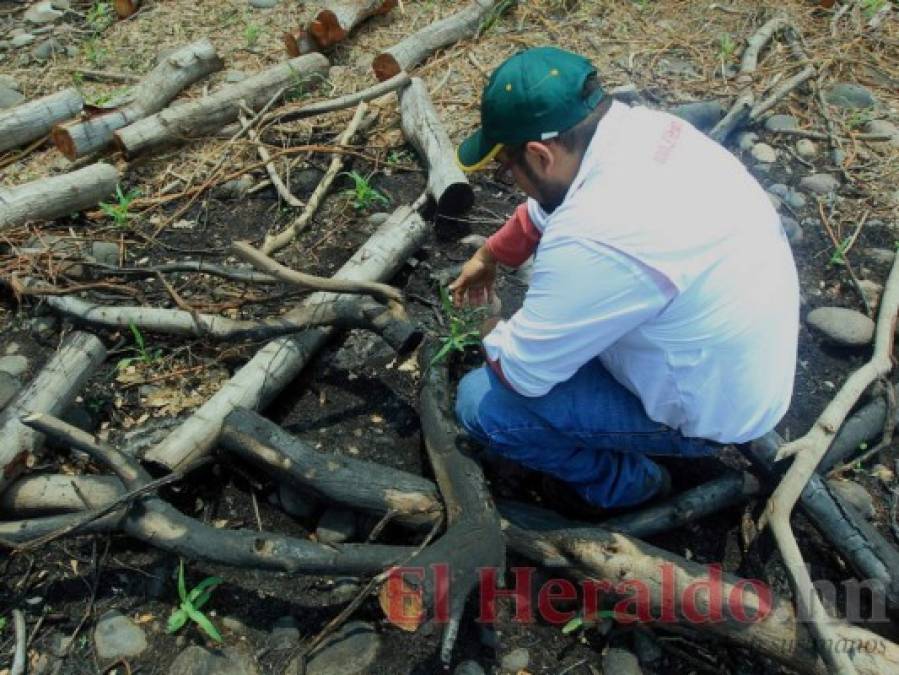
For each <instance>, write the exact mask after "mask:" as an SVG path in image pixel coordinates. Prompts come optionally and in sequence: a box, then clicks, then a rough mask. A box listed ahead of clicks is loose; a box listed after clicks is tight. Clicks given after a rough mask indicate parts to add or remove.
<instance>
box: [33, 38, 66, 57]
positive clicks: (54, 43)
mask: <svg viewBox="0 0 899 675" xmlns="http://www.w3.org/2000/svg"><path fill="white" fill-rule="evenodd" d="M65 52H66V48H65V47H63V45H62V43H61V42H60V41H59V40H57V39H56V38H50V39H49V40H44V41H43V42H41V43H40V44H39V45H37V46H36V47H35V48H34V49H32V50H31V55H32V56H33V57H34V58H36V59H37V60H38V61H46V60H47V59H49V58H50V57H51V56H55V55H57V54H65Z"/></svg>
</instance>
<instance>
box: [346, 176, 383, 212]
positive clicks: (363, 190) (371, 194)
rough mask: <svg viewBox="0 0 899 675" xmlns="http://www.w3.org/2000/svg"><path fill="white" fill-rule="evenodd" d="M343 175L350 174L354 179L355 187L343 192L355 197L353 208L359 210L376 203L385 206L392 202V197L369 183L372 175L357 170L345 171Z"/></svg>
mask: <svg viewBox="0 0 899 675" xmlns="http://www.w3.org/2000/svg"><path fill="white" fill-rule="evenodd" d="M341 175H343V176H349V177H350V179H351V180H352V181H353V187H352V188H351V189H349V190H344V191H343V193H344V194H348V195H351V196H352V197H353V208H354V209H356V210H357V211H364V210H365V209H368V208H370V207H372V206H374V205H375V204H383V205H385V206H386V205H388V204H390V199H388V198H387V197H386V196H385V195H383V194H381V193H380V192H378V191H377V190H375V189H374V188H373V187H372V186H371V183H369V179H370V178H371V175H369V176H368V177H366V176H363V175H362V174H360V173H358V172H356V171H349V172H347V171H345V172H343V173H342V174H341Z"/></svg>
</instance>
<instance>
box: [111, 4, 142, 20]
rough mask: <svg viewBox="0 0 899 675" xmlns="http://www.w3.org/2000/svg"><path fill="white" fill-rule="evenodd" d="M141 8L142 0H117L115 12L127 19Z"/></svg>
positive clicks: (121, 17)
mask: <svg viewBox="0 0 899 675" xmlns="http://www.w3.org/2000/svg"><path fill="white" fill-rule="evenodd" d="M138 9H140V0H115V13H116V14H117V15H118V17H119V18H120V19H126V18H128V17H129V16H131V15H132V14H134V13H135V12H136V11H137V10H138Z"/></svg>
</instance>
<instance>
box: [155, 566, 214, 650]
mask: <svg viewBox="0 0 899 675" xmlns="http://www.w3.org/2000/svg"><path fill="white" fill-rule="evenodd" d="M222 581H223V579H222V578H221V577H206V578H205V579H203V581H201V582H200V583H198V584H197V585H196V586H194V587H193V588H192V589H191V591H190V593H188V592H187V586H186V585H185V583H184V561H183V560H182V561H181V562H180V563H179V565H178V597H179V599H180V600H181V604H180V605H179V607H178V609H176V610H174V611H173V612H172V615H171V616H170V617H169V622H168V625H167V626H166V631H168V632H169V633H177V632H178V631H179V630H181V628H182V627H184V624H186V623H187V620H188V619H190V620H191V621H193V622H194V623H196V624H197V626H199V627H200V629H201V630H202V631H203V632H204V633H206V635H208V636H209V637H210V638H211V639H212V640H214V641H215V642H222V641H223V640H222V635H221V633H219V631H218V629H217V628H216V627H215V626H214V625H213V623H212V621H210V620H209V617H207V616H206V615H205V614H204V613H203V612H201V611H200V610H201V609H202V608H203V605H205V604H206V603H207V602H209V599H210V598H211V597H212V592H213V591H214V590H215V589H216V587H217V586H218V585H219V584H220V583H222Z"/></svg>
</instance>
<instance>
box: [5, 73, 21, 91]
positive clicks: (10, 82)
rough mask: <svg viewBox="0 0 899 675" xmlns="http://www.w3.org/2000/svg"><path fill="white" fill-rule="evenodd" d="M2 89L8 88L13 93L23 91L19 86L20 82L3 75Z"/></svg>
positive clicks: (10, 76)
mask: <svg viewBox="0 0 899 675" xmlns="http://www.w3.org/2000/svg"><path fill="white" fill-rule="evenodd" d="M0 87H6V88H7V89H12V90H13V91H22V89H21V87H20V86H19V82H18V80H16V78H14V77H13V76H12V75H2V74H0Z"/></svg>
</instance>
